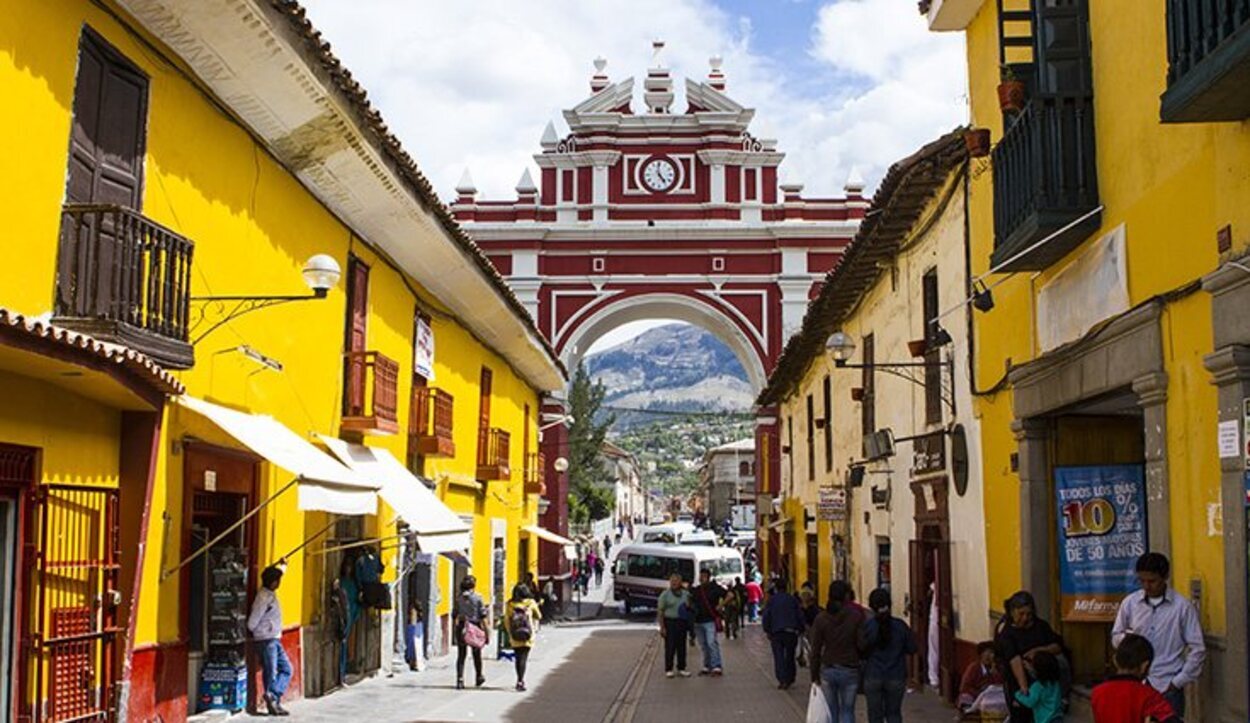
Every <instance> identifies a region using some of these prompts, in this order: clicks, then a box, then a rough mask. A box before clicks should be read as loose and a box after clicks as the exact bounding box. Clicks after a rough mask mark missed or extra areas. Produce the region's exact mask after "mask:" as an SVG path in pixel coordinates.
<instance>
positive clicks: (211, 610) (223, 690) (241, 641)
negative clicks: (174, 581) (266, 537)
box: [182, 443, 259, 711]
mask: <svg viewBox="0 0 1250 723" xmlns="http://www.w3.org/2000/svg"><path fill="white" fill-rule="evenodd" d="M184 449H185V450H186V453H185V462H184V465H185V467H184V476H185V479H184V483H185V488H186V496H185V498H184V517H183V519H185V520H188V521H189V524H188V526H187V531H186V533H185V535H184V538H183V557H184V558H185V557H187V556H190V555H191V554H193V553H194V552H196V551H198V550H200V549H201V548H203V547H204V545H205V544H207V543H208V542H209V541H211V540H213V539H214V538H216V537H217V536H219V535H222V534H225V533H227V531H229V533H228V534H226V536H225V537H224V538H223V539H221V540H220V541H219V542H217V543H216V544H214V545H213V546H212V547H211V548H209V549H208V550H207V551H206V552H205V553H204V554H202V555H200V556H198V557H196V558H195V559H194V560H192V561H191V562H190V563H189V564H187V566H186V567H185V568H183V569H184V570H185V572H184V573H183V579H182V586H183V587H182V589H183V599H184V600H185V601H186V606H185V607H184V610H185V612H184V614H183V626H184V631H185V635H186V640H187V692H188V706H187V707H188V708H189V709H191V710H193V711H205V710H240V709H242V708H244V707H245V706H248V705H249V704H250V703H251V701H252V700H253V699H254V697H255V692H256V691H254V690H251V687H252V686H249V684H248V680H249V676H248V656H247V654H248V650H247V639H248V632H247V616H248V612H249V611H250V609H251V604H252V597H253V596H254V594H255V591H256V586H257V580H258V577H259V573H258V570H257V556H256V552H255V550H256V521H255V519H254V518H253V519H250V520H248V521H247V522H246V523H244V524H242V525H239V526H237V527H234V529H233V530H232V529H231V527H232V526H233V525H235V524H236V523H238V521H239V520H241V519H242V518H243V516H244V515H246V514H247V512H248V510H250V509H252V507H253V505H254V504H255V496H256V484H257V473H256V468H257V461H256V459H255V458H254V457H251V456H250V455H247V454H244V453H240V452H234V451H231V450H225V449H219V448H216V447H211V446H208V445H204V444H199V443H196V444H188V445H186V446H185V447H184Z"/></svg>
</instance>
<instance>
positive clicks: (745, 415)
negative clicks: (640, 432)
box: [601, 404, 755, 419]
mask: <svg viewBox="0 0 1250 723" xmlns="http://www.w3.org/2000/svg"><path fill="white" fill-rule="evenodd" d="M601 409H607V410H611V411H613V412H632V413H636V414H655V415H661V416H669V417H719V418H724V417H738V418H741V419H754V418H755V414H754V413H752V412H729V411H726V412H697V411H690V412H683V411H679V410H673V409H637V408H634V407H614V406H612V405H610V404H605V405H603V406H602V407H601Z"/></svg>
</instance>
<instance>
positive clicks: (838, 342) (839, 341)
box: [825, 292, 988, 413]
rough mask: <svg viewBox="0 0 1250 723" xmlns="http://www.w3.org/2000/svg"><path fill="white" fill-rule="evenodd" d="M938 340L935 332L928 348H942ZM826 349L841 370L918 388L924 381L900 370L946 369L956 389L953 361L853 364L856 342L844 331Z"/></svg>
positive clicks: (836, 334) (852, 391) (832, 339)
mask: <svg viewBox="0 0 1250 723" xmlns="http://www.w3.org/2000/svg"><path fill="white" fill-rule="evenodd" d="M987 293H988V292H987ZM974 303H975V302H974ZM937 328H938V329H939V330H941V327H937ZM945 336H946V338H947V339H949V338H950V334H946V335H945ZM937 340H938V337H937V335H936V332H935V333H934V338H933V339H932V340H929V341H927V342H926V346H927V345H928V343H930V342H931V343H934V344H936V345H938V346H940V344H937ZM825 349H826V350H828V352H829V354H830V355H832V356H833V364H834V366H835V367H837V368H839V369H869V370H872V369H880V370H882V371H884V372H887V373H891V374H893V375H894V376H898V377H901V378H902V379H906V380H907V381H909V382H911V383H912V384H915V385H917V386H922V387H923V386H925V380H924V379H916V378H915V377H913V376H910V375H908V374H906V373H903V372H900V371H899V370H900V369H914V368H922V369H932V368H935V367H936V368H939V369H945V370H946V371H947V373H948V374H949V375H950V383H951V388H952V389H954V385H955V362H954V360H953V359H937V360H934V361H918V362H872V363H869V364H852V363H851V362H849V361H848V360H849V359H850V358H851V357H852V356H854V354H855V340H854V339H852V338H851V337H850V336H849V335H848V334H846V333H844V332H842V331H835V332H833V333H832V334H830V335H829V339H828V340H827V341H825ZM855 395H856V392H855V390H853V389H852V390H851V398H852V399H855ZM863 397H864V391H863V389H862V388H861V389H860V391H859V399H856V401H862V400H863ZM947 401H948V402H949V403H950V407H951V412H952V413H954V411H955V400H954V399H953V398H951V399H948V400H947Z"/></svg>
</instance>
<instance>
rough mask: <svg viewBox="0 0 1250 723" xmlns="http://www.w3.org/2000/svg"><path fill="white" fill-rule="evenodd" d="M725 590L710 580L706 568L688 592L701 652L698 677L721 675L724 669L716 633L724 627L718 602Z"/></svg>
mask: <svg viewBox="0 0 1250 723" xmlns="http://www.w3.org/2000/svg"><path fill="white" fill-rule="evenodd" d="M724 596H725V588H723V587H721V586H720V585H719V584H718V583H717V582H716V581H715V580H713V579H712V573H711V572H710V571H708V570H707V569H706V568H704V569H702V570H699V584H698V585H695V586H694V588H693V589H691V591H690V598H691V601H692V603H693V606H694V631H695V637H696V638H697V639H698V641H699V648H700V649H701V650H702V651H703V668H702V669H701V670H700V671H699V675H716V676H719V675H722V674H723V673H724V667H723V664H722V660H721V654H720V641H719V640H717V639H716V633H717V632H718V631H719V630H720V629H721V628H723V627H724V623H723V622H722V620H721V615H720V608H719V606H720V601H721V598H723V597H724Z"/></svg>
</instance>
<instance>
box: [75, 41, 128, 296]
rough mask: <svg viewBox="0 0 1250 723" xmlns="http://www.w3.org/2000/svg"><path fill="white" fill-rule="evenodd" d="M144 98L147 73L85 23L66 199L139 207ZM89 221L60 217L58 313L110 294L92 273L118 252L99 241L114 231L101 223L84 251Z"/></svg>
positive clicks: (110, 235)
mask: <svg viewBox="0 0 1250 723" xmlns="http://www.w3.org/2000/svg"><path fill="white" fill-rule="evenodd" d="M147 98H148V79H147V76H145V75H144V74H143V73H142V71H140V70H139V69H138V68H136V67H135V66H134V65H133V64H132V63H131V62H130V61H129V60H127V59H126V58H125V57H124V56H123V55H122V54H121V53H119V52H118V51H117V50H116V49H114V48H113V47H112V46H110V45H109V44H108V43H107V42H105V41H104V40H103V39H102V38H100V37H99V36H98V35H96V34H95V33H94V32H92V31H91V30H90V29H86V30H84V31H83V35H82V40H81V42H80V44H79V51H78V76H77V79H76V81H75V87H74V106H73V107H74V117H73V123H72V125H71V130H70V141H69V168H68V170H67V173H66V176H67V179H66V189H65V200H66V202H67V203H99V204H116V205H118V206H124V207H127V208H133V209H136V210H138V209H139V208H140V203H141V194H142V185H143V152H144V146H145V140H146V135H147V132H146V120H147ZM67 219H68V217H67ZM90 223H94V221H90V222H89V223H84V224H83V225H82V226H81V227H78V228H77V232H75V228H76V227H75V224H74V223H72V222H69V221H68V220H67V222H65V223H63V224H62V229H61V248H60V259H59V262H58V263H59V268H58V282H57V306H58V308H57V311H58V313H60V314H62V315H66V316H88V315H90V312H91V310H92V309H93V308H94V309H107V308H109V304H110V302H111V294H112V291H113V289H112V288H111V285H110V284H95V283H92V281H91V280H92V279H94V278H95V277H96V276H97V275H98V269H101V268H107V267H109V266H111V265H112V264H113V263H114V262H115V260H120V257H119V256H118V255H117V254H115V249H114V244H111V243H103V242H104V241H108V240H111V239H113V238H114V235H113V234H114V229H112V228H102V229H100V240H101V242H102V243H101V244H100V246H99V248H98V249H95V253H94V254H93V253H86V251H87V250H86V249H80V248H79V245H80V243H83V242H85V241H86V240H87V239H90V238H92V235H93V229H92V228H91V226H90ZM108 223H110V224H111V223H112V221H111V220H110V221H109V222H108ZM81 284H91V286H92V287H93V288H92V289H91V292H90V293H78V294H75V293H74V290H75V288H77V286H78V285H81Z"/></svg>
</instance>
